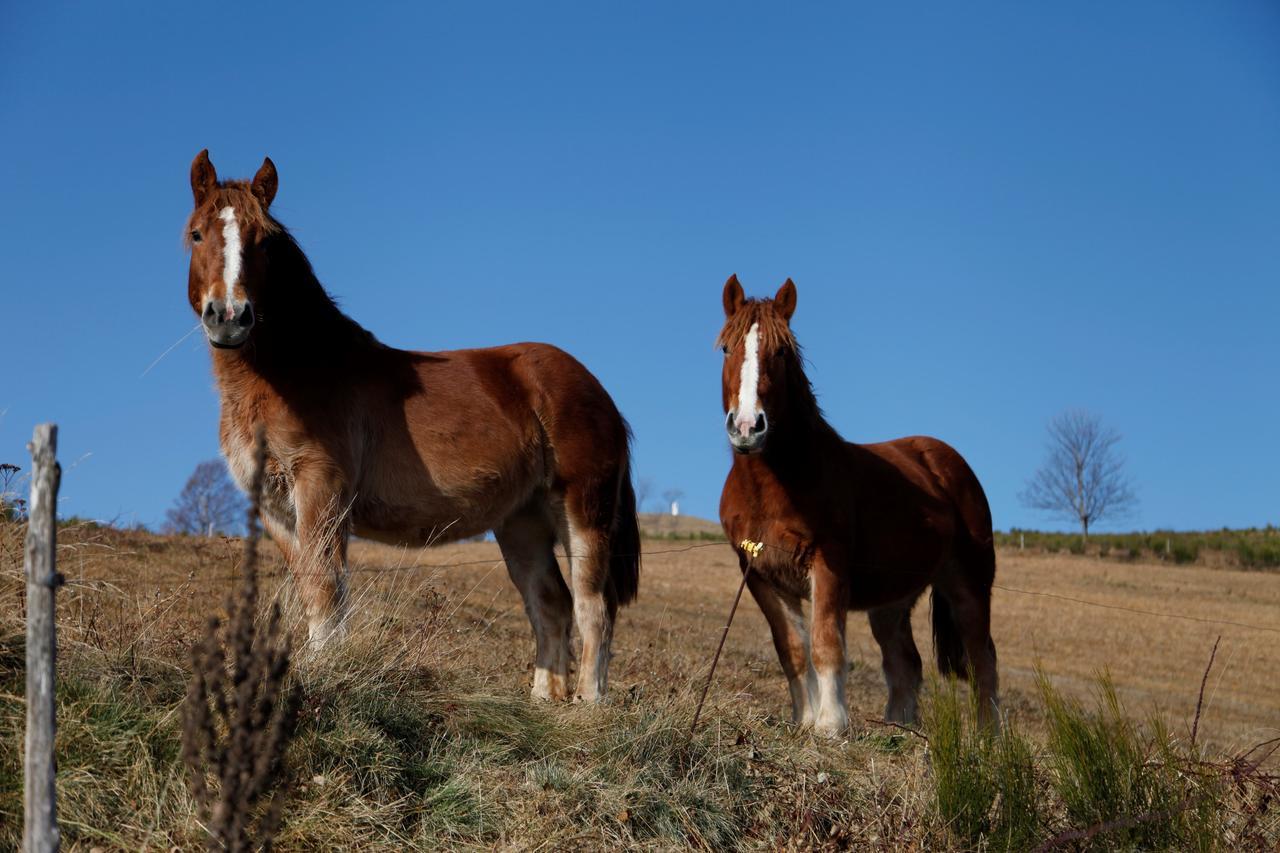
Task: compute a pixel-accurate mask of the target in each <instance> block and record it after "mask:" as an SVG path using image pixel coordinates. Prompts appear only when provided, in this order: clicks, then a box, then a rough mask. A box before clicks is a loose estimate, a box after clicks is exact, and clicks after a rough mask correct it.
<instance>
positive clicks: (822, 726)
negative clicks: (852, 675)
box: [813, 667, 849, 737]
mask: <svg viewBox="0 0 1280 853" xmlns="http://www.w3.org/2000/svg"><path fill="white" fill-rule="evenodd" d="M844 675H845V674H844V671H843V667H842V668H840V669H836V670H832V671H831V672H819V673H818V706H819V707H818V714H817V718H816V719H815V720H814V724H813V727H814V729H815V730H816V731H817V732H818V733H819V734H824V735H827V736H829V737H835V736H837V735H839V734H841V733H842V732H843V731H844V730H845V729H847V728H848V727H849V710H848V707H847V706H846V704H845V695H844Z"/></svg>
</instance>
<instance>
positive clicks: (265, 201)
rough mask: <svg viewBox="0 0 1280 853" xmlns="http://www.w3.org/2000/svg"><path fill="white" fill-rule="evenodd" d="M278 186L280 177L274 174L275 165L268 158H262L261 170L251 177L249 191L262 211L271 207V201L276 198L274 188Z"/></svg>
mask: <svg viewBox="0 0 1280 853" xmlns="http://www.w3.org/2000/svg"><path fill="white" fill-rule="evenodd" d="M279 186H280V176H279V175H277V174H276V164H275V163H272V162H271V158H270V157H263V158H262V168H261V169H259V170H258V174H256V175H254V176H253V183H251V184H250V185H249V189H251V190H253V194H254V195H255V196H257V197H258V201H259V202H261V204H262V207H263V209H264V210H265V209H266V208H268V207H270V206H271V200H272V199H274V198H275V197H276V188H277V187H279Z"/></svg>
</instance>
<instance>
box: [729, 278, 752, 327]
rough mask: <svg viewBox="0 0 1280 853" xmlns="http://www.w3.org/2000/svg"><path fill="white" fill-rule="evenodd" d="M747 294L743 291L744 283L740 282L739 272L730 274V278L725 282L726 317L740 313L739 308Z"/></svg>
mask: <svg viewBox="0 0 1280 853" xmlns="http://www.w3.org/2000/svg"><path fill="white" fill-rule="evenodd" d="M746 299H747V296H746V294H745V293H743V292H742V285H741V284H739V283H738V274H737V273H734V274H733V275H731V276H729V280H728V281H726V282H725V283H724V316H725V319H728V318H730V317H732V316H733V315H734V314H737V313H738V309H739V308H741V307H742V303H743V302H745V301H746Z"/></svg>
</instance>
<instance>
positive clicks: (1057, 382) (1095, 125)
mask: <svg viewBox="0 0 1280 853" xmlns="http://www.w3.org/2000/svg"><path fill="white" fill-rule="evenodd" d="M833 5H834V4H833ZM366 6H367V7H368V8H363V9H361V10H360V11H359V12H358V13H354V14H353V13H352V11H351V9H352V7H351V6H350V5H349V4H341V5H340V6H332V7H331V6H329V5H327V4H318V3H310V4H297V5H296V6H295V7H294V9H293V10H292V11H285V10H282V9H280V8H276V7H277V4H243V5H242V4H238V3H217V4H208V3H206V4H159V3H152V4H141V3H108V4H104V3H87V2H85V3H66V4H52V3H44V4H33V3H24V4H19V3H6V4H4V6H3V8H0V128H3V132H0V188H2V190H0V201H2V203H0V257H2V262H0V276H2V279H0V287H2V288H3V297H4V300H3V304H4V312H3V314H2V315H0V316H2V317H3V323H2V325H0V342H2V343H0V345H2V350H0V351H3V353H4V362H5V366H4V369H3V371H2V372H0V377H2V378H0V411H3V416H0V461H9V460H12V461H14V462H16V463H19V464H22V465H23V467H24V468H25V467H26V466H27V463H28V457H27V454H26V451H25V449H24V443H25V441H26V440H27V439H28V437H29V436H30V434H31V427H32V425H33V424H34V423H36V422H37V421H43V420H55V421H57V422H58V423H59V425H60V427H61V443H62V446H61V457H62V459H63V460H64V466H65V467H66V469H67V470H66V473H65V476H64V479H63V486H62V495H63V502H62V511H63V513H65V514H79V515H83V516H89V517H96V518H101V519H118V520H120V521H121V522H125V523H129V522H134V521H139V522H143V523H147V524H155V523H157V522H158V521H160V520H161V518H162V516H163V512H164V509H165V508H166V507H167V506H168V505H169V504H170V502H171V501H172V499H173V497H174V496H175V495H176V493H177V492H178V491H179V489H180V488H181V486H182V484H183V482H184V480H185V479H186V477H187V475H188V474H189V473H190V471H191V470H192V468H193V467H194V466H195V464H196V463H197V462H198V461H200V460H202V459H205V458H208V457H210V456H213V455H215V454H216V453H217V398H216V396H215V394H214V391H213V387H212V377H211V372H210V367H209V357H208V354H207V353H206V351H205V350H206V347H207V344H205V343H204V341H203V339H202V337H201V336H200V335H199V334H196V335H192V336H191V337H190V338H188V339H187V340H186V341H185V342H184V343H183V344H181V345H179V346H178V347H176V348H175V349H174V350H173V352H171V353H170V354H169V355H168V356H167V357H166V358H165V359H164V360H162V361H161V362H160V363H159V364H157V365H156V366H155V367H154V368H153V369H152V370H150V372H148V373H146V375H145V376H144V375H143V372H144V371H145V370H146V368H147V366H148V365H150V364H151V363H152V362H153V361H154V360H155V359H156V357H157V356H159V355H160V354H161V353H162V352H164V351H165V349H166V348H168V347H169V346H170V345H171V344H173V343H174V341H176V340H178V339H179V338H180V337H181V336H182V335H183V333H185V332H186V331H188V330H189V329H191V328H192V326H193V325H194V324H195V322H196V320H195V317H194V316H193V314H192V312H191V310H190V308H189V307H188V306H187V303H186V274H187V273H186V270H187V258H186V255H185V253H184V251H183V248H182V245H181V242H180V237H181V233H182V225H183V222H184V220H185V217H186V216H187V214H188V212H189V209H190V190H189V185H188V181H187V170H188V166H189V164H190V161H191V158H192V157H193V156H194V155H195V154H196V152H198V151H199V150H200V149H201V148H205V147H208V148H209V149H210V151H211V153H212V156H213V160H214V163H215V164H216V165H217V167H218V169H219V172H220V173H221V174H222V175H224V176H239V177H248V176H249V175H251V174H252V173H253V171H254V170H255V169H256V168H257V166H258V165H259V163H260V162H261V160H262V157H263V156H264V155H270V156H271V157H272V159H273V160H274V161H275V163H276V164H277V166H278V167H279V170H280V194H279V196H278V197H277V201H276V204H275V206H274V208H273V210H274V211H275V212H276V214H277V215H278V216H279V217H280V218H281V219H282V220H283V221H284V222H285V223H286V224H287V225H289V226H290V227H291V228H292V230H293V231H294V233H295V234H296V235H297V237H298V238H299V240H300V241H301V243H302V246H303V247H304V249H305V250H306V251H307V253H308V254H309V255H310V257H311V260H312V262H313V263H314V265H315V267H316V270H317V272H318V273H319V275H320V278H321V280H322V281H323V282H324V283H325V284H326V285H327V286H328V288H329V289H330V290H331V291H332V292H333V293H334V294H335V295H336V296H337V297H338V298H339V299H340V300H341V303H342V305H343V306H344V308H345V309H346V310H347V311H348V312H349V313H350V314H351V315H352V316H354V317H355V318H356V319H358V320H359V321H360V322H361V323H363V324H364V325H366V326H367V327H369V328H370V329H372V330H373V331H374V332H375V333H376V334H377V335H378V336H379V337H380V338H381V339H382V340H384V341H386V342H388V343H390V344H394V345H397V346H403V347H410V348H416V349H447V348H454V347H470V346H483V345H488V344H498V343H504V342H509V341H516V340H543V341H549V342H552V343H556V344H558V345H560V346H562V347H564V348H565V349H567V350H569V351H570V352H572V353H574V354H575V355H576V356H578V357H579V358H580V359H581V360H582V361H584V362H585V363H586V364H587V365H588V366H589V367H590V368H591V369H592V370H593V371H594V372H595V373H596V374H597V375H598V376H599V377H600V378H601V380H602V381H603V382H604V384H605V386H606V387H607V388H608V389H609V390H610V391H611V392H612V393H613V395H614V397H615V399H616V400H617V401H618V404H619V405H620V407H621V408H622V410H623V412H624V414H625V415H626V416H627V417H628V418H629V419H630V421H631V423H632V425H633V427H634V428H635V433H636V455H637V470H638V473H639V474H640V475H642V476H647V477H650V478H652V479H653V481H654V483H655V484H656V486H657V487H658V490H661V489H663V488H667V487H679V488H681V489H683V490H684V491H685V492H686V498H685V500H684V502H683V503H684V506H685V507H686V509H687V510H688V511H690V512H693V513H696V514H699V515H704V516H710V517H715V512H716V506H717V501H718V498H719V493H720V487H721V485H722V483H723V480H724V475H725V473H726V472H727V470H728V467H729V463H730V459H729V451H728V447H727V444H726V441H725V438H724V435H723V431H722V427H721V423H722V416H721V414H720V409H719V381H720V378H719V377H720V363H721V356H720V354H719V352H717V351H716V350H715V349H713V347H712V341H713V338H714V337H715V334H716V332H717V331H718V329H719V325H720V320H721V313H720V288H721V286H722V284H723V282H724V280H725V278H726V277H727V276H728V274H729V273H731V272H737V273H738V275H739V276H740V277H741V278H742V280H743V282H744V284H745V285H746V287H747V289H748V292H750V293H754V294H770V295H771V294H772V293H773V291H774V290H775V289H776V288H777V286H778V285H779V284H780V283H781V282H782V280H783V279H784V278H786V277H787V276H791V277H792V278H794V279H795V281H796V283H797V284H798V286H799V308H798V311H797V315H796V318H795V328H796V330H797V334H798V336H799V338H800V340H801V342H802V344H803V345H804V346H805V349H806V354H807V356H808V358H809V360H810V361H811V363H812V368H811V375H812V378H813V380H814V382H815V384H816V386H817V388H818V391H819V394H820V399H821V401H822V403H823V406H824V407H825V409H826V411H827V414H828V416H829V418H830V420H831V421H832V422H833V423H834V424H835V425H836V427H837V428H838V429H839V430H840V431H841V432H842V433H843V434H844V435H845V436H846V437H847V438H850V439H852V440H858V441H873V440H880V439H885V438H890V437H894V436H898V435H903V434H909V433H929V434H933V435H937V436H939V437H941V438H944V439H946V440H947V441H949V442H951V443H952V444H954V445H955V446H956V447H957V448H958V449H959V450H960V451H961V452H962V453H964V454H965V455H966V456H967V457H968V459H969V461H970V462H971V464H972V465H973V467H974V469H975V470H976V471H977V472H978V475H979V477H980V478H981V479H982V481H983V483H984V484H985V486H986V489H987V493H988V495H989V497H990V499H991V504H992V508H993V511H994V514H995V521H996V524H997V525H998V526H999V527H1001V528H1008V527H1010V526H1014V525H1019V526H1048V525H1047V523H1046V521H1045V520H1044V519H1043V518H1041V517H1040V516H1038V515H1036V514H1035V513H1032V512H1030V511H1027V510H1024V509H1022V508H1021V507H1020V506H1019V505H1018V501H1017V493H1018V491H1019V489H1021V488H1022V486H1023V484H1024V482H1025V480H1026V478H1027V477H1028V476H1029V475H1030V474H1031V472H1032V470H1033V469H1034V468H1035V467H1036V465H1037V464H1038V462H1039V461H1040V458H1041V455H1042V445H1043V437H1044V424H1045V422H1046V420H1047V419H1048V418H1050V417H1051V416H1052V415H1053V414H1055V413H1056V412H1058V411H1060V410H1061V409H1063V408H1066V407H1069V406H1081V407H1086V408H1089V409H1092V410H1094V411H1096V412H1097V413H1099V414H1101V415H1102V416H1103V417H1104V419H1105V420H1106V421H1107V422H1108V423H1109V424H1110V425H1112V426H1114V427H1115V428H1116V429H1118V430H1119V431H1121V432H1122V433H1123V435H1124V441H1123V443H1122V445H1121V447H1122V449H1123V450H1124V452H1125V453H1126V454H1127V456H1128V458H1129V464H1130V468H1131V471H1132V474H1133V476H1134V478H1135V480H1136V481H1137V484H1138V490H1139V493H1140V496H1141V499H1142V505H1141V509H1140V511H1139V512H1138V514H1137V515H1136V516H1134V517H1133V518H1132V519H1130V520H1129V521H1128V522H1127V523H1126V524H1125V525H1124V526H1126V527H1136V528H1154V527H1158V526H1171V527H1175V528H1203V527H1216V526H1221V525H1232V526H1240V525H1257V524H1265V523H1267V522H1268V521H1270V522H1276V521H1280V495H1278V494H1277V482H1278V481H1280V443H1278V442H1277V441H1276V433H1277V422H1280V393H1278V392H1277V390H1276V369H1277V365H1278V364H1280V343H1278V341H1277V335H1276V329H1277V322H1278V318H1280V292H1278V290H1280V288H1278V284H1280V280H1278V275H1277V274H1278V273H1280V6H1277V5H1276V4H1275V3H1273V2H1265V1H1264V0H1258V1H1257V2H1221V3H1203V2H1173V0H1155V1H1154V2H1127V3H1113V2H1072V3H1059V4H1054V6H1053V8H1050V4H1042V3H1036V4H1031V3H1022V2H1010V3H988V2H974V3H964V4H920V5H915V6H908V4H897V3H895V4H880V5H878V6H875V7H873V6H871V5H869V4H856V5H855V4H840V6H839V9H838V10H837V9H831V8H819V7H816V6H809V5H806V6H803V7H799V6H796V5H795V4H788V8H787V11H786V12H781V11H773V12H770V11H765V10H762V9H760V8H748V7H747V5H746V4H724V5H709V4H701V3H699V4H693V3H672V4H647V3H646V4H627V5H626V6H625V7H624V6H622V4H598V3H592V4H587V3H583V4H580V5H572V6H571V5H566V4H562V3H537V4H529V3H522V4H512V5H510V6H499V5H491V4H479V3H474V4H460V3H458V4H447V5H446V4H404V5H401V6H399V7H397V8H394V9H392V8H385V9H384V8H381V6H380V4H366Z"/></svg>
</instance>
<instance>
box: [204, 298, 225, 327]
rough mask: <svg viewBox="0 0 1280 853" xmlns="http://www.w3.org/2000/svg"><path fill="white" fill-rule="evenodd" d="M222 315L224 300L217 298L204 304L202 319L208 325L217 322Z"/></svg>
mask: <svg viewBox="0 0 1280 853" xmlns="http://www.w3.org/2000/svg"><path fill="white" fill-rule="evenodd" d="M221 316H222V302H221V301H220V300H217V299H210V300H209V301H208V302H206V303H205V304H204V311H203V312H202V313H201V314H200V319H201V320H203V321H204V323H205V325H206V326H211V325H214V324H216V323H217V322H218V318H219V317H221Z"/></svg>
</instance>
